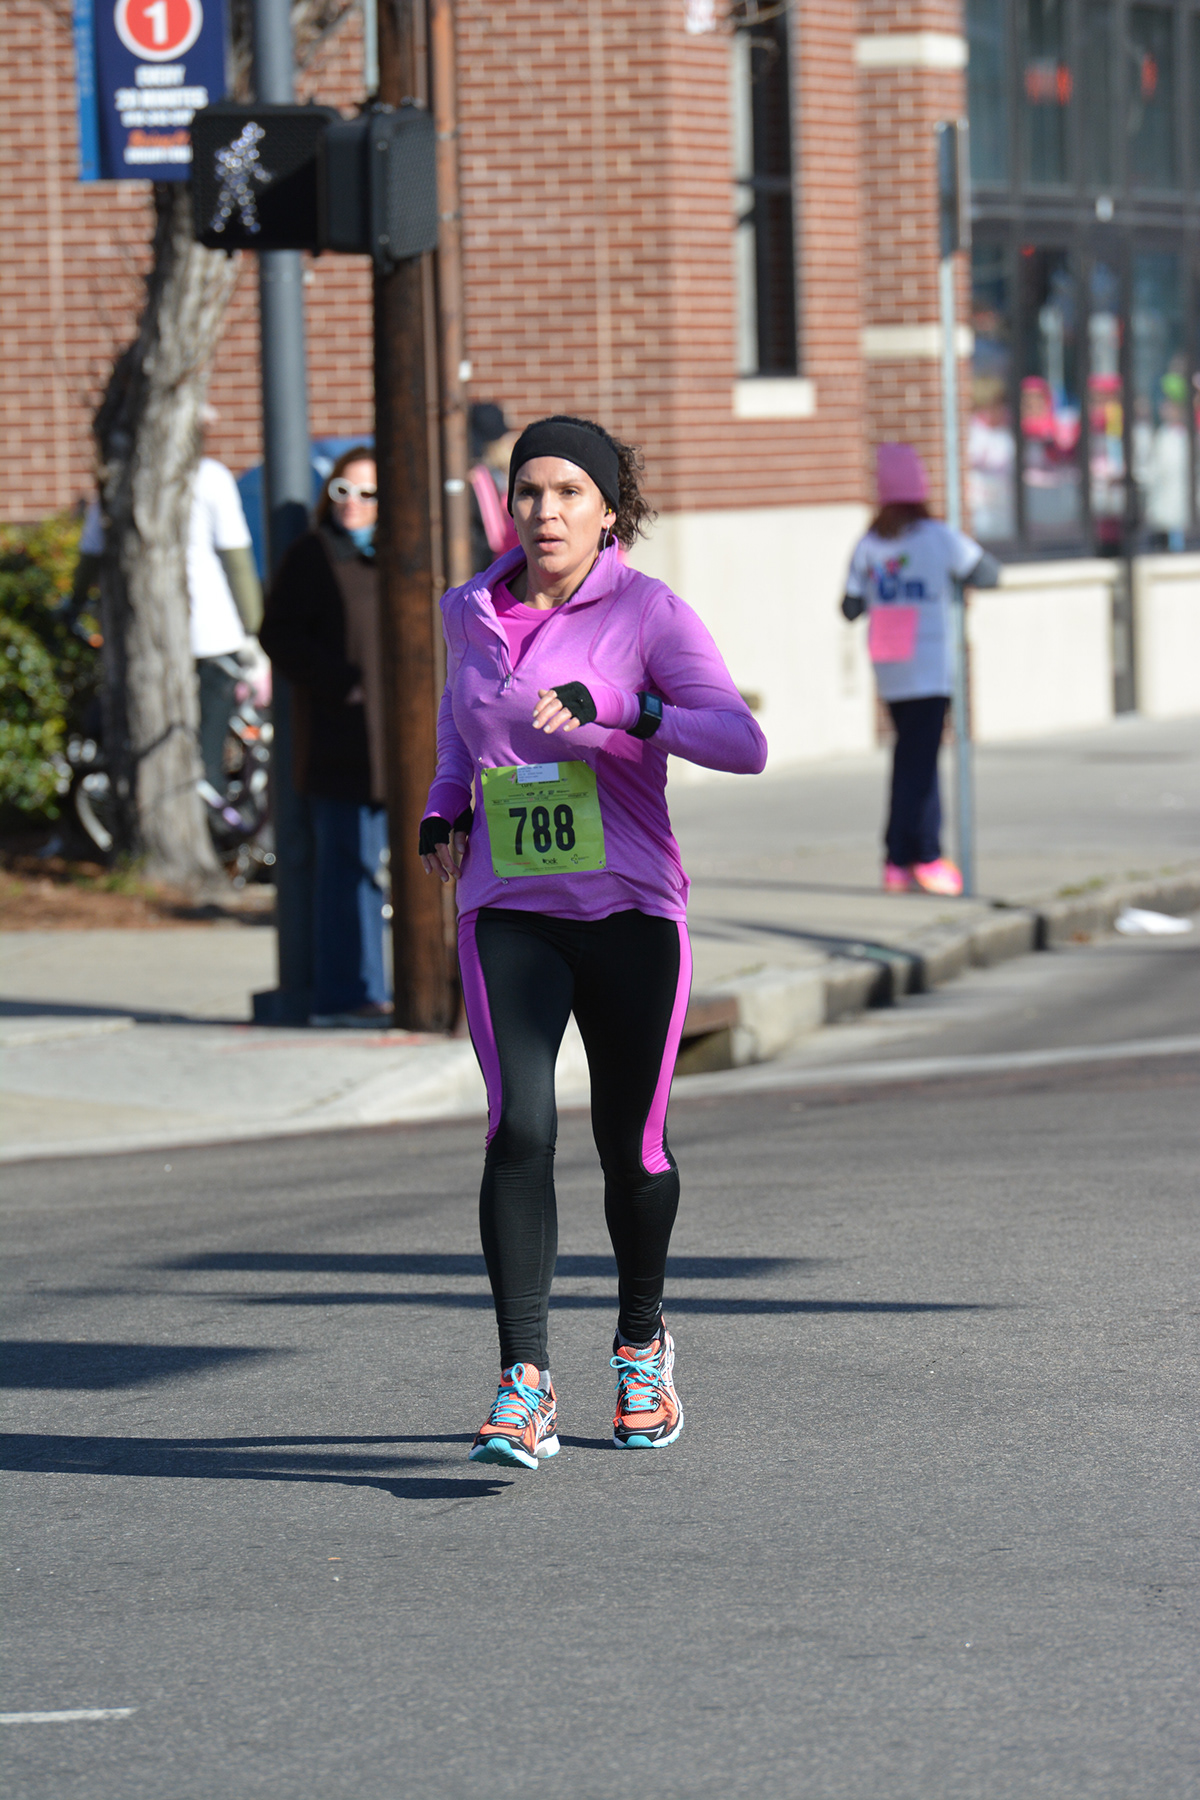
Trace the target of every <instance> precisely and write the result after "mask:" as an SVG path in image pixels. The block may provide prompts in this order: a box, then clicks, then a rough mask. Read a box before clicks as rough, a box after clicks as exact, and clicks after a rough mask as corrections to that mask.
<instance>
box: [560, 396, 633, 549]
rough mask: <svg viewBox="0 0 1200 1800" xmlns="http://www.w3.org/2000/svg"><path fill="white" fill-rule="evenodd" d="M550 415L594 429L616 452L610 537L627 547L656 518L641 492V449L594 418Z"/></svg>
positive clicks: (565, 421)
mask: <svg viewBox="0 0 1200 1800" xmlns="http://www.w3.org/2000/svg"><path fill="white" fill-rule="evenodd" d="M553 416H554V418H555V419H558V420H560V421H561V422H562V423H563V424H564V425H582V427H583V429H584V430H585V431H594V432H595V433H596V436H597V437H602V438H604V439H605V440H606V441H607V442H608V443H610V444H611V445H612V447H613V449H614V450H615V451H616V453H617V518H616V523H615V524H614V526H613V536H614V537H615V538H616V540H617V542H618V543H619V544H622V545H623V546H624V547H625V549H626V550H628V549H629V548H630V547H631V546H632V545H633V544H635V543H636V542H637V540H638V539H639V538H640V537H644V536H645V535H646V528H647V527H648V526H649V525H652V524H653V523H654V521H655V519H657V517H658V514H657V513H656V512H655V510H654V508H653V507H652V506H651V505H650V502H649V501H648V500H647V499H646V496H645V495H644V494H643V492H642V476H643V475H644V474H645V472H646V464H645V461H644V460H643V457H642V453H641V451H640V450H639V449H638V447H637V445H636V444H623V443H622V442H621V440H620V438H615V437H614V436H613V434H612V432H611V431H605V429H604V427H603V425H597V423H596V421H595V419H577V418H576V417H575V415H574V414H573V413H555V414H554V415H553Z"/></svg>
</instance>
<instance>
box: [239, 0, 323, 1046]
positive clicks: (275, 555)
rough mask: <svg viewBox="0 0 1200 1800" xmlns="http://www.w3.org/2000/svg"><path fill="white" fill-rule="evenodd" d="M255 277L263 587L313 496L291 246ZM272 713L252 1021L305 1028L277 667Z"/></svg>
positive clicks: (307, 828)
mask: <svg viewBox="0 0 1200 1800" xmlns="http://www.w3.org/2000/svg"><path fill="white" fill-rule="evenodd" d="M253 24H254V96H255V99H256V100H261V101H269V102H272V103H277V104H278V103H282V104H285V105H286V104H288V103H289V102H291V101H293V100H294V99H295V97H296V88H295V53H294V49H293V45H292V22H291V8H290V5H289V0H254V6H253ZM258 282H259V287H258V294H259V329H260V334H261V343H262V400H263V462H264V465H265V466H264V470H263V476H264V481H263V489H264V500H265V506H264V511H265V514H266V527H267V532H266V538H267V542H266V565H267V567H266V576H267V582H268V583H269V582H270V581H271V578H272V577H273V576H274V574H275V571H276V570H277V569H278V567H279V564H280V561H281V559H282V557H283V553H284V551H285V550H286V549H287V548H288V546H289V545H290V544H292V543H293V542H294V541H295V539H296V538H298V537H299V536H300V535H301V533H302V532H303V531H304V530H305V529H306V528H307V525H308V509H309V506H310V504H311V500H312V467H311V464H310V461H309V447H308V366H307V361H306V358H305V350H304V270H303V266H302V263H301V256H300V252H299V251H298V250H263V251H260V253H259V257H258ZM271 711H272V719H273V729H274V735H273V738H272V743H271V813H272V819H273V822H274V827H275V869H274V875H275V893H276V919H277V935H278V946H279V950H278V954H279V986H278V987H277V988H275V989H273V990H271V991H268V992H266V993H262V994H255V996H254V1017H255V1019H256V1020H257V1021H258V1022H259V1023H262V1024H272V1025H304V1024H307V1022H308V1015H309V1010H310V1006H311V1000H312V984H313V838H312V820H311V816H310V808H309V804H308V801H307V800H306V799H305V797H304V796H303V795H302V794H298V793H297V792H296V790H295V788H294V786H293V785H292V692H291V685H290V683H289V682H288V681H287V680H286V679H285V678H284V677H283V676H282V675H280V674H279V673H278V672H276V673H275V675H274V681H273V703H272V709H271Z"/></svg>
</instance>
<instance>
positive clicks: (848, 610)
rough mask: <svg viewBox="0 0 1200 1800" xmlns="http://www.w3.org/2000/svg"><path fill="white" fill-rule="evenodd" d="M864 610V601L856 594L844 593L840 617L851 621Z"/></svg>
mask: <svg viewBox="0 0 1200 1800" xmlns="http://www.w3.org/2000/svg"><path fill="white" fill-rule="evenodd" d="M866 610H867V603H866V601H865V600H862V599H860V598H859V596H858V595H857V594H846V595H845V596H844V597H843V599H842V617H843V618H844V619H850V620H852V621H853V620H854V619H857V618H858V617H859V616H860V614H862V613H865V612H866Z"/></svg>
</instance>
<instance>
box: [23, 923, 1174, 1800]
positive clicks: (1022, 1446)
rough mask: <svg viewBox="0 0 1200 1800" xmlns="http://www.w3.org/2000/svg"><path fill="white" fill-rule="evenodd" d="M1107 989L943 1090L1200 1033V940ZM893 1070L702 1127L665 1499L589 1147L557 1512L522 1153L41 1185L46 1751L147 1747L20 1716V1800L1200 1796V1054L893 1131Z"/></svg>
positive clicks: (375, 1151) (1009, 1022) (691, 1126)
mask: <svg viewBox="0 0 1200 1800" xmlns="http://www.w3.org/2000/svg"><path fill="white" fill-rule="evenodd" d="M1105 948H1106V949H1111V950H1112V951H1113V953H1114V954H1113V956H1112V957H1111V958H1110V959H1109V960H1108V961H1107V962H1106V961H1105V960H1104V958H1105V950H1103V949H1097V950H1096V951H1095V952H1086V953H1081V955H1080V956H1079V957H1075V958H1074V959H1072V957H1069V956H1068V957H1063V958H1049V957H1047V958H1030V959H1026V961H1025V963H1024V964H1022V965H1020V967H1021V968H1022V969H1023V970H1024V972H1025V975H1024V978H1025V980H1026V983H1027V984H1032V985H1027V987H1026V989H1025V990H1024V991H1023V992H1021V993H1018V994H1017V995H1016V996H1015V997H1014V995H1013V993H1012V992H1011V991H1009V992H1008V993H1007V997H1005V994H1004V992H1002V990H1001V989H1000V988H998V987H995V986H992V987H988V985H987V983H988V981H993V982H994V981H995V980H996V979H997V978H998V977H1000V976H1003V975H1005V972H1004V971H997V972H995V975H994V976H993V977H982V976H981V977H979V978H978V980H977V982H976V985H975V987H974V988H973V989H970V990H967V989H964V990H963V991H964V992H968V991H969V992H974V993H975V995H976V1001H975V1003H974V1004H975V1011H974V1013H971V1012H970V1008H969V1007H968V1008H967V1012H966V1013H964V1012H963V1011H962V1010H961V1009H960V1012H959V1014H958V1015H956V1016H955V1017H948V1016H944V1017H943V1018H942V1019H941V1022H940V1024H939V1023H938V1021H937V1020H936V1019H935V1021H934V1024H933V1025H932V1026H931V1025H928V1024H926V1025H925V1026H924V1027H923V1030H924V1032H925V1035H924V1036H922V1037H920V1039H919V1041H915V1042H914V1043H911V1044H909V1046H908V1053H914V1052H915V1051H917V1050H919V1051H920V1052H921V1053H922V1054H926V1053H928V1052H929V1050H930V1049H932V1048H937V1047H939V1046H940V1045H942V1044H958V1045H960V1046H962V1047H963V1048H964V1049H966V1050H968V1051H970V1050H972V1049H978V1048H986V1047H987V1046H988V1045H989V1044H993V1043H997V1042H1000V1041H1003V1043H1004V1045H1005V1046H1008V1047H1013V1048H1020V1047H1021V1046H1022V1045H1024V1046H1025V1047H1029V1046H1031V1045H1036V1044H1037V1043H1038V1042H1040V1041H1046V1042H1049V1041H1051V1040H1052V1039H1053V1040H1054V1041H1056V1042H1058V1041H1060V1040H1061V1036H1062V1031H1063V1030H1064V1029H1065V1025H1064V1020H1066V1021H1069V1024H1070V1028H1071V1030H1072V1031H1073V1032H1074V1033H1075V1034H1076V1035H1075V1038H1074V1039H1068V1041H1078V1042H1080V1043H1092V1044H1094V1043H1096V1042H1098V1041H1103V1040H1104V1038H1105V1036H1106V1034H1107V1036H1108V1037H1109V1038H1112V1037H1114V1036H1116V1037H1119V1036H1121V1035H1122V1033H1124V1034H1125V1035H1131V1036H1132V1035H1137V1036H1148V1035H1153V1033H1154V1031H1155V1028H1156V1027H1157V1029H1158V1030H1159V1032H1160V1034H1165V1033H1172V1032H1177V1031H1179V1030H1180V1029H1181V1024H1183V1023H1185V1022H1186V1021H1187V1020H1189V1019H1190V1020H1191V1021H1192V1022H1193V1024H1192V1028H1193V1029H1194V1028H1195V1027H1194V1020H1195V1019H1196V1017H1197V1016H1200V1015H1198V1013H1197V1010H1196V1007H1195V1005H1194V1004H1193V1003H1194V1002H1195V1001H1196V1000H1197V998H1200V973H1198V970H1197V953H1196V952H1195V950H1194V949H1192V948H1191V946H1175V947H1172V948H1169V949H1166V950H1164V948H1163V947H1162V946H1158V945H1147V946H1142V945H1136V946H1109V947H1105ZM1089 958H1090V959H1091V960H1090V961H1089V960H1088V959H1089ZM1014 967H1016V965H1014ZM1039 983H1040V984H1042V985H1041V986H1038V984H1039ZM1063 983H1065V984H1066V988H1064V987H1062V986H1061V985H1060V986H1056V985H1055V984H1063ZM1047 984H1048V985H1047ZM1067 988H1069V989H1070V1006H1069V1008H1068V1007H1067V1002H1066V1000H1065V999H1064V998H1063V995H1064V994H1065V992H1066V989H1067ZM980 994H982V998H980V997H979V996H980ZM989 995H990V996H991V998H990V999H989V997H988V996H989ZM997 995H999V996H1000V997H999V998H997ZM1189 995H1190V996H1191V1001H1189V1000H1188V998H1187V996H1189ZM1031 996H1032V997H1031ZM1156 996H1157V1000H1156V998H1155V997H1156ZM989 1008H990V1010H989ZM968 1015H969V1016H968ZM1134 1022H1136V1030H1133V1029H1131V1026H1132V1024H1133V1023H1134ZM864 1029H867V1028H864ZM835 1035H836V1034H832V1033H829V1034H825V1036H826V1038H832V1037H834V1036H835ZM856 1042H857V1040H851V1039H849V1038H844V1039H842V1043H843V1045H844V1046H845V1047H846V1048H847V1050H848V1052H849V1055H848V1060H847V1066H846V1068H844V1069H841V1070H839V1069H838V1068H836V1067H830V1069H829V1071H828V1072H829V1083H828V1085H827V1086H825V1087H821V1088H813V1087H809V1088H805V1089H803V1090H795V1091H788V1090H787V1089H781V1090H779V1091H775V1092H747V1091H745V1090H739V1089H737V1088H736V1086H735V1087H733V1088H732V1089H731V1090H729V1091H724V1092H719V1093H714V1094H711V1095H710V1096H708V1097H707V1098H703V1099H691V1100H688V1101H687V1102H685V1103H683V1104H680V1105H677V1106H676V1107H675V1109H674V1111H673V1114H672V1139H673V1142H674V1145H675V1148H676V1151H677V1154H678V1156H679V1160H680V1163H681V1166H682V1169H683V1172H684V1178H685V1199H684V1205H683V1209H682V1211H681V1215H680V1221H679V1226H678V1229H677V1232H676V1238H675V1244H674V1251H675V1255H674V1260H673V1266H672V1272H671V1277H670V1286H669V1303H668V1317H669V1318H670V1319H671V1322H672V1326H673V1329H674V1332H675V1335H676V1338H677V1341H678V1346H679V1364H678V1376H679V1384H680V1390H681V1393H682V1396H683V1399H684V1404H685V1408H686V1412H687V1425H686V1428H685V1431H684V1434H683V1437H682V1438H681V1439H680V1441H679V1443H678V1444H677V1445H676V1446H674V1447H673V1448H672V1449H670V1450H669V1451H666V1452H664V1453H662V1454H661V1455H660V1454H649V1453H646V1454H643V1455H640V1456H638V1455H633V1454H629V1455H621V1454H618V1453H617V1452H616V1451H614V1450H612V1449H611V1448H610V1447H609V1430H608V1425H609V1420H610V1419H611V1385H610V1371H609V1369H608V1366H607V1360H606V1359H607V1353H608V1342H609V1336H610V1332H611V1321H612V1304H611V1291H612V1280H611V1275H610V1272H609V1264H608V1257H607V1249H606V1243H605V1238H604V1228H603V1220H602V1215H601V1208H600V1201H599V1188H598V1182H597V1179H596V1172H595V1167H594V1155H593V1152H592V1149H591V1145H590V1141H589V1136H588V1132H587V1125H586V1121H585V1120H584V1119H582V1118H581V1117H579V1116H578V1115H571V1116H568V1117H566V1118H564V1120H563V1127H562V1133H561V1140H560V1156H559V1168H560V1195H561V1209H562V1256H561V1260H560V1278H559V1281H558V1284H557V1306H556V1310H555V1314H554V1316H553V1320H552V1325H553V1333H554V1345H553V1366H554V1372H555V1378H556V1384H557V1386H558V1388H559V1391H560V1397H561V1405H562V1415H561V1418H562V1427H561V1428H562V1432H563V1440H564V1450H563V1453H562V1455H561V1456H560V1457H559V1458H558V1459H557V1460H556V1461H555V1462H553V1463H550V1464H547V1465H545V1466H543V1467H542V1468H541V1469H539V1470H538V1471H537V1472H536V1473H535V1474H529V1475H521V1476H513V1477H510V1476H508V1475H507V1474H506V1473H505V1472H503V1471H501V1470H496V1469H488V1470H481V1469H477V1468H474V1467H472V1466H471V1465H469V1464H468V1463H467V1461H466V1450H467V1445H468V1442H469V1439H470V1436H471V1434H472V1432H473V1431H474V1429H475V1426H476V1425H477V1424H478V1422H479V1419H480V1417H481V1416H482V1413H483V1411H484V1409H485V1407H486V1405H487V1403H488V1401H489V1400H490V1397H491V1392H492V1391H494V1390H493V1389H492V1385H491V1384H492V1382H493V1381H494V1374H493V1366H492V1358H493V1348H492V1342H493V1340H492V1326H491V1320H490V1313H489V1303H488V1298H487V1292H486V1284H485V1281H484V1278H483V1273H482V1264H481V1260H480V1258H479V1256H478V1251H477V1243H476V1235H475V1219H474V1200H473V1191H474V1188H475V1184H476V1179H477V1171H478V1164H479V1148H480V1146H479V1138H480V1130H479V1126H478V1124H477V1123H475V1122H470V1123H467V1124H461V1125H460V1124H451V1125H445V1124H443V1125H437V1126H422V1127H417V1128H387V1129H380V1130H370V1131H361V1132H357V1133H353V1134H341V1135H330V1136H326V1137H318V1138H310V1139H289V1140H284V1141H280V1142H274V1143H272V1142H257V1143H253V1144H249V1145H242V1146H238V1147H217V1148H205V1149H196V1150H185V1151H177V1152H175V1153H173V1154H171V1155H169V1156H164V1155H163V1154H162V1153H158V1154H155V1155H153V1156H151V1155H140V1156H128V1157H120V1158H111V1159H98V1160H96V1161H93V1162H91V1163H88V1164H83V1163H81V1162H78V1161H70V1162H60V1163H54V1162H46V1163H41V1164H26V1165H23V1166H21V1167H14V1168H10V1169H8V1170H6V1171H4V1173H3V1182H4V1202H3V1215H4V1234H3V1235H4V1243H5V1246H6V1249H7V1252H8V1267H9V1273H8V1277H7V1285H8V1289H9V1293H8V1300H7V1307H6V1318H7V1327H6V1330H7V1334H8V1337H9V1339H10V1340H11V1341H10V1343H9V1345H8V1347H7V1354H6V1356H5V1364H4V1375H3V1381H4V1385H5V1387H6V1389H7V1392H6V1400H7V1403H8V1404H7V1408H6V1410H7V1413H8V1421H7V1422H8V1424H9V1425H10V1428H11V1433H12V1435H10V1436H8V1437H7V1438H6V1439H5V1440H4V1443H3V1454H2V1456H0V1467H2V1469H3V1474H2V1475H0V1480H2V1481H3V1488H4V1499H3V1507H4V1515H5V1518H6V1521H7V1531H6V1561H7V1562H8V1569H7V1572H6V1586H7V1588H8V1590H9V1591H8V1597H7V1599H6V1601H5V1617H6V1622H7V1640H8V1655H7V1658H6V1674H5V1678H4V1684H3V1690H2V1698H0V1706H2V1707H3V1709H4V1715H3V1716H5V1717H11V1716H12V1715H13V1714H18V1715H19V1714H21V1713H28V1712H46V1711H59V1710H75V1709H89V1708H100V1709H110V1708H111V1709H123V1708H132V1709H134V1710H133V1711H132V1712H131V1713H129V1714H128V1716H125V1717H119V1718H111V1719H105V1720H86V1719H84V1720H75V1721H64V1722H49V1723H14V1724H2V1725H0V1754H2V1755H3V1770H2V1774H3V1780H4V1787H5V1792H6V1794H8V1795H10V1796H12V1797H13V1800H34V1797H36V1800H77V1797H78V1800H84V1797H86V1800H142V1797H152V1800H218V1797H219V1800H242V1796H260V1795H262V1796H271V1797H272V1800H293V1797H295V1800H338V1797H341V1796H345V1797H346V1800H393V1797H395V1800H400V1797H402V1796H403V1797H404V1800H408V1797H412V1796H415V1797H417V1800H426V1797H427V1796H428V1797H431V1800H432V1797H437V1800H441V1797H443V1796H444V1797H447V1800H458V1797H459V1796H463V1797H466V1796H477V1795H481V1794H482V1795H487V1796H489V1797H491V1796H497V1797H504V1796H509V1795H514V1796H515V1795H518V1794H519V1795H523V1796H534V1797H538V1796H545V1797H547V1800H560V1797H561V1800H593V1797H594V1800H601V1797H603V1800H609V1797H610V1796H612V1795H614V1794H621V1795H633V1796H639V1797H640V1796H642V1795H646V1796H649V1795H654V1796H656V1797H657V1796H663V1797H664V1800H676V1797H679V1800H692V1797H693V1796H696V1797H700V1796H703V1797H708V1796H713V1797H714V1800H715V1797H716V1796H722V1797H723V1796H727V1795H754V1796H763V1795H765V1796H772V1797H773V1796H781V1797H788V1800H790V1797H792V1796H796V1797H803V1800H843V1797H845V1800H882V1797H884V1796H886V1797H887V1800H942V1797H943V1796H945V1797H946V1800H1006V1797H1008V1796H1012V1797H1013V1800H1016V1797H1018V1796H1019V1797H1020V1800H1027V1797H1028V1796H1032V1795H1037V1796H1052V1797H1053V1800H1075V1797H1076V1796H1089V1797H1095V1800H1126V1797H1128V1800H1151V1797H1153V1800H1175V1797H1179V1800H1183V1797H1184V1796H1188V1797H1190V1796H1195V1795H1197V1794H1200V1709H1197V1706H1196V1691H1197V1677H1198V1675H1200V1617H1198V1611H1197V1528H1196V1504H1195V1469H1196V1452H1197V1442H1196V1439H1197V1431H1196V1418H1197V1403H1196V1395H1197V1391H1198V1390H1200V1382H1198V1379H1197V1376H1198V1370H1197V1360H1198V1359H1197V1345H1196V1316H1197V1315H1196V1297H1195V1296H1196V1262H1197V1239H1198V1236H1200V1232H1198V1211H1200V1208H1198V1204H1197V1202H1198V1193H1197V1188H1198V1183H1197V1155H1196V1150H1197V1130H1196V1118H1197V1107H1198V1103H1200V1056H1177V1057H1166V1058H1160V1059H1156V1060H1154V1061H1149V1060H1139V1059H1136V1058H1132V1059H1128V1060H1119V1061H1115V1062H1111V1063H1106V1064H1085V1063H1080V1064H1079V1065H1077V1066H1064V1067H1059V1068H1056V1069H1054V1070H1051V1071H1046V1070H1041V1071H1033V1072H1030V1071H1019V1070H1017V1071H1013V1072H1010V1073H1003V1074H991V1075H988V1076H986V1077H983V1078H978V1077H970V1076H968V1077H955V1078H951V1079H946V1080H940V1081H927V1082H921V1081H917V1080H912V1081H905V1082H902V1083H900V1084H899V1085H895V1086H892V1087H889V1088H887V1089H872V1088H867V1087H863V1086H856V1085H855V1084H854V1080H853V1066H852V1065H853V1060H854V1056H855V1055H856V1054H858V1053H859V1051H860V1050H862V1045H861V1044H859V1045H858V1049H856V1048H855V1045H856ZM894 1053H895V1054H896V1055H899V1054H900V1049H899V1040H897V1045H896V1046H895V1047H894ZM872 1054H878V1049H877V1047H876V1048H875V1049H874V1050H872ZM730 1079H731V1080H732V1079H733V1078H730Z"/></svg>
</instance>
